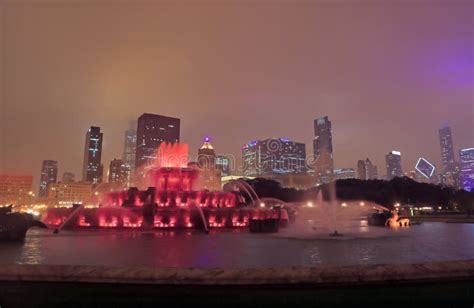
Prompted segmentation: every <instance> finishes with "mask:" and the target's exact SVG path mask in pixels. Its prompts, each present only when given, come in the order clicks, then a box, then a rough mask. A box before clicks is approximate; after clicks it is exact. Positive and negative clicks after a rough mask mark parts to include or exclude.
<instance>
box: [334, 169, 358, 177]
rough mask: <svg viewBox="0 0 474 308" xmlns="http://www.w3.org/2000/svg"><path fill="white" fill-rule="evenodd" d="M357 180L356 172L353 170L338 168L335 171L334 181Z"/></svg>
mask: <svg viewBox="0 0 474 308" xmlns="http://www.w3.org/2000/svg"><path fill="white" fill-rule="evenodd" d="M355 178H356V172H355V170H354V169H352V168H337V169H334V179H336V180H350V179H355Z"/></svg>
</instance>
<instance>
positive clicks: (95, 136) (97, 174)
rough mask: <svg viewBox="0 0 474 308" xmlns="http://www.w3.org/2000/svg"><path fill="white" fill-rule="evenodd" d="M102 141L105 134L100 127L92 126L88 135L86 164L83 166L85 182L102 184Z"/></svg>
mask: <svg viewBox="0 0 474 308" xmlns="http://www.w3.org/2000/svg"><path fill="white" fill-rule="evenodd" d="M102 141H103V134H102V133H101V132H100V127H97V126H91V127H90V128H89V130H88V131H87V133H86V143H85V147H84V163H83V165H82V180H83V181H84V182H90V183H93V184H97V183H102V174H103V166H102V163H101V160H102Z"/></svg>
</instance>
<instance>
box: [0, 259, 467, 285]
mask: <svg viewBox="0 0 474 308" xmlns="http://www.w3.org/2000/svg"><path fill="white" fill-rule="evenodd" d="M460 280H471V281H472V280H474V260H470V261H453V262H434V263H423V264H395V265H393V264H392V265H367V266H342V267H326V268H321V267H319V268H317V267H316V268H308V267H305V268H302V267H292V268H264V269H219V268H216V269H203V268H146V267H133V268H132V267H106V266H104V267H102V266H72V265H5V266H0V281H42V282H95V283H124V284H155V285H292V284H302V285H310V286H311V285H313V286H347V285H355V284H357V285H360V284H392V283H410V282H413V283H417V282H443V281H460Z"/></svg>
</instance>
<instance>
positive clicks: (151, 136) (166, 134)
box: [135, 113, 180, 176]
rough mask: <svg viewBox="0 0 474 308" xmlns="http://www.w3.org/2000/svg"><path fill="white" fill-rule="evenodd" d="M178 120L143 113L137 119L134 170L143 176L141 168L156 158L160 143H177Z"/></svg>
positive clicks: (178, 133) (178, 132)
mask: <svg viewBox="0 0 474 308" xmlns="http://www.w3.org/2000/svg"><path fill="white" fill-rule="evenodd" d="M179 135H180V119H178V118H171V117H166V116H162V115H157V114H150V113H144V114H142V115H141V116H140V117H139V118H138V123H137V139H136V150H135V169H136V170H137V171H139V168H142V169H141V171H139V172H140V175H141V176H143V172H142V171H143V168H146V167H147V166H149V165H151V164H152V163H153V162H154V161H155V159H156V158H157V156H158V153H157V152H158V147H159V146H160V144H161V143H163V142H166V143H172V144H174V143H179Z"/></svg>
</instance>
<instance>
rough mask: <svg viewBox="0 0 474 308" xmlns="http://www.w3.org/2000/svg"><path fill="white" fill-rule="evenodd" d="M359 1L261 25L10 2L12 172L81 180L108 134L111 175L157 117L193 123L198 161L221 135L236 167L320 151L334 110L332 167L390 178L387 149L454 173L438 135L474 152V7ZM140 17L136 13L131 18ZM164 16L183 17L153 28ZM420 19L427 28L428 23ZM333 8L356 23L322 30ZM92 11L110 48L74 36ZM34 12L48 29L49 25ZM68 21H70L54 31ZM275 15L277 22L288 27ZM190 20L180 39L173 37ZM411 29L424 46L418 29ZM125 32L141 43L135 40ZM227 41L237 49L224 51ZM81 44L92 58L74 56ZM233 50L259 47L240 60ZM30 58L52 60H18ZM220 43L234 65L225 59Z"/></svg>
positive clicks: (220, 15) (4, 130) (6, 28)
mask: <svg viewBox="0 0 474 308" xmlns="http://www.w3.org/2000/svg"><path fill="white" fill-rule="evenodd" d="M26 2H27V1H24V3H26ZM346 6H347V8H343V7H339V6H337V5H333V6H331V5H329V6H318V5H301V6H299V7H291V9H290V10H287V9H288V7H285V6H284V5H283V4H280V5H276V6H268V5H263V4H259V5H255V7H253V8H252V9H254V10H255V12H258V13H259V15H260V16H264V17H265V18H260V17H257V16H255V15H254V13H253V10H250V9H249V8H248V7H246V6H241V7H240V6H237V7H232V9H231V8H229V7H226V6H219V5H216V6H213V5H205V6H203V7H200V8H199V9H198V8H195V7H186V8H180V7H175V6H166V5H165V6H160V5H151V6H147V5H143V6H133V5H132V6H130V5H126V6H125V5H124V6H123V7H121V6H120V5H114V6H113V7H114V8H117V10H114V11H113V12H110V10H109V9H108V7H107V6H100V5H91V6H89V7H87V8H82V9H79V10H78V9H77V8H76V7H74V5H71V6H68V5H65V6H62V7H61V8H60V9H54V8H48V7H43V8H42V10H40V11H38V10H36V9H35V8H36V7H35V5H34V4H31V3H30V4H23V5H15V4H13V2H11V1H8V2H7V4H3V5H2V6H0V9H1V10H2V12H3V15H1V16H2V17H0V18H3V23H2V29H1V31H2V34H4V35H3V38H4V39H3V43H4V44H8V46H9V48H8V49H6V50H5V51H3V53H4V57H3V59H4V60H2V61H4V62H3V63H2V64H3V65H2V69H4V70H5V72H4V74H3V75H2V77H1V78H2V85H3V86H2V90H3V91H4V96H3V98H4V99H3V100H2V101H3V104H2V109H1V117H2V118H1V122H0V123H1V124H0V130H1V135H0V136H1V137H2V138H1V140H0V141H1V148H0V171H1V172H2V173H13V174H31V175H33V176H34V179H35V183H34V184H33V186H34V187H38V181H39V179H38V177H39V175H38V170H40V168H41V162H42V161H43V160H49V159H50V160H57V161H58V165H59V174H62V173H63V172H65V171H71V172H73V173H75V174H76V178H77V179H80V176H79V175H80V174H82V172H81V167H80V166H81V160H82V157H81V156H82V155H81V147H82V145H81V141H80V140H83V138H84V132H85V130H86V129H87V128H88V127H90V126H91V125H96V126H99V127H101V131H103V133H104V145H103V152H104V153H103V158H102V164H104V166H107V165H108V164H109V162H110V161H111V160H112V159H113V158H118V157H120V155H121V153H122V152H123V134H124V131H125V130H127V129H130V128H133V129H136V125H130V123H131V122H133V121H136V119H137V118H138V116H139V115H140V114H142V113H144V112H147V113H157V114H163V115H167V116H170V117H176V118H180V119H181V120H182V127H181V136H180V139H181V140H182V141H183V142H186V143H188V144H189V147H190V149H191V152H193V149H198V148H199V146H200V145H201V140H202V136H205V135H210V136H212V139H213V144H214V145H215V147H216V150H217V151H218V152H219V153H222V154H232V155H234V156H235V157H236V158H237V160H239V161H240V155H239V154H240V153H239V152H240V149H241V146H242V145H243V144H245V143H246V142H248V141H250V140H255V139H266V138H278V137H286V138H289V139H291V140H298V141H300V142H303V143H305V144H306V146H307V147H306V151H307V154H309V153H311V150H312V149H311V142H312V140H313V131H312V130H313V129H312V121H313V120H314V119H315V118H318V117H322V116H328V117H329V119H331V122H332V125H333V147H334V163H335V168H355V167H356V163H357V160H359V159H363V158H366V157H370V159H371V160H372V162H373V163H374V165H376V166H378V167H379V173H381V174H380V175H383V173H384V172H383V170H384V169H385V168H384V166H385V161H384V155H385V154H386V153H387V152H388V151H391V150H394V149H397V150H400V151H401V152H402V155H403V167H404V170H405V171H410V170H411V169H413V168H414V165H415V163H416V161H417V159H418V157H420V156H423V157H426V158H427V159H428V160H429V161H431V162H434V163H435V165H436V167H437V169H438V170H442V165H441V157H440V149H439V139H438V138H439V136H438V135H437V133H436V131H437V130H438V129H440V128H441V127H443V126H444V124H445V122H446V121H447V122H448V123H447V124H448V125H449V126H451V130H452V134H453V141H454V152H455V156H456V159H457V160H459V154H458V151H459V149H462V148H469V147H472V141H473V140H474V136H473V131H474V127H473V120H472V119H473V110H472V95H471V92H470V89H471V88H470V87H471V86H472V83H473V79H474V78H473V74H472V70H473V69H472V68H473V63H472V58H471V57H470V55H471V54H472V46H470V45H466V44H465V42H466V41H467V40H468V39H469V37H470V35H472V28H471V27H469V25H470V22H471V21H470V18H469V14H468V12H469V11H470V8H471V5H466V4H464V5H461V4H460V5H458V6H449V7H444V6H442V5H436V4H430V5H429V6H427V5H423V4H418V5H410V6H403V5H401V4H399V5H397V4H393V3H392V4H391V7H390V8H391V9H393V10H391V12H392V13H391V15H390V18H385V17H386V15H385V9H387V6H386V5H381V4H380V5H375V6H373V7H372V8H371V9H368V8H363V7H355V6H354V5H346ZM130 7H133V8H134V9H135V11H134V12H135V13H134V14H131V15H127V16H126V18H125V19H124V20H122V19H121V18H122V17H124V15H125V11H127V10H126V9H127V8H130ZM121 8H122V9H124V10H123V12H122V10H121ZM162 8H164V9H166V10H167V13H168V14H169V16H173V17H175V18H173V20H171V19H165V20H160V21H156V18H155V17H156V14H158V13H159V11H160V9H162ZM420 11H423V16H424V19H423V20H418V19H417V18H416V14H417V13H419V12H420ZM331 13H333V14H337V16H340V18H343V19H344V20H346V21H347V25H343V24H338V25H337V27H336V29H335V33H336V34H335V35H331V36H329V34H327V33H325V32H324V31H316V29H319V28H325V27H326V28H327V27H331V28H333V22H332V21H331V20H330V19H329V18H325V15H328V14H329V15H328V16H330V14H331ZM262 14H263V15H262ZM201 15H204V16H206V17H208V18H207V19H206V18H204V19H201V18H199V20H200V21H201V20H205V21H204V22H203V23H202V24H199V25H197V24H196V18H197V17H198V16H201ZM84 16H91V18H90V19H89V22H90V24H89V25H88V26H90V27H94V28H95V29H97V31H96V32H97V34H96V35H97V39H98V40H101V41H102V42H103V43H102V45H101V44H98V45H97V44H95V45H94V44H89V43H88V42H89V38H90V37H89V32H90V31H85V30H80V27H77V26H79V25H81V19H82V17H84ZM281 16H285V19H284V21H282V20H281V18H280V17H281ZM355 16H364V18H362V19H365V20H369V21H370V22H374V23H378V24H380V26H381V28H383V29H382V30H380V31H379V30H377V29H375V28H372V27H368V25H369V24H371V23H368V24H367V23H366V22H365V21H363V20H362V19H361V18H360V17H355ZM402 17H403V18H404V23H403V24H402V25H400V23H399V22H398V18H402ZM35 18H36V19H37V18H41V20H44V21H46V20H48V22H44V23H41V24H38V23H35V22H34V21H35V20H36V19H35ZM58 18H61V20H63V19H64V20H66V19H67V20H69V22H67V23H64V24H63V25H62V27H59V28H58V27H54V24H55V22H57V20H58ZM229 18H230V19H236V20H237V19H238V20H240V19H246V20H248V27H252V29H253V31H252V33H247V32H241V31H240V30H239V29H234V28H231V27H230V28H229V27H227V28H224V29H219V28H220V27H219V25H220V24H224V21H223V20H226V19H229ZM119 19H120V20H121V22H120V23H118V22H116V21H117V20H119ZM221 19H222V20H221ZM104 20H105V21H108V23H107V22H106V23H104V22H103V21H104ZM264 20H265V21H275V22H276V21H280V22H282V23H283V25H284V26H285V27H287V28H288V31H282V28H280V27H277V26H272V24H271V23H270V24H269V23H268V22H264ZM140 21H143V22H140ZM152 21H156V24H154V23H153V22H152ZM178 24H179V25H181V28H179V29H180V30H177V31H178V33H166V32H163V31H162V30H161V29H163V28H165V27H166V28H176V27H175V26H176V25H178ZM275 24H277V23H275ZM112 25H114V26H112ZM348 25H350V26H348ZM196 27H198V28H197V29H199V31H200V32H202V33H206V34H208V35H209V40H210V44H206V45H204V44H202V43H199V41H198V40H197V39H196V37H195V36H194V34H193V33H194V31H195V29H196ZM400 27H401V28H402V29H400ZM413 27H416V28H417V29H418V32H417V35H416V36H413V35H411V34H410V31H409V29H410V28H413ZM333 29H334V28H333ZM403 29H405V30H406V31H405V30H403ZM466 29H467V30H466ZM402 30H403V31H402ZM136 32H140V33H143V35H142V36H134V34H135V33H136ZM354 32H355V33H356V35H354ZM292 33H299V34H300V36H298V37H294V36H293V35H292ZM432 33H435V34H432ZM109 34H112V35H109ZM155 35H156V37H155ZM21 37H22V38H24V39H22V40H19V39H18V38H21ZM34 37H36V38H37V40H35V39H33V38H34ZM58 37H61V38H62V40H61V41H60V42H58V41H56V39H57V38H58ZM124 37H125V38H130V39H131V40H132V41H131V44H130V45H132V46H133V48H128V47H127V46H125V45H124V44H123V38H124ZM229 37H232V39H233V43H232V44H230V46H229V47H226V45H229V44H228V43H225V42H228V38H229ZM149 38H153V39H149ZM171 38H173V39H174V40H175V41H173V42H175V44H172V46H171V47H172V48H171V49H170V50H169V51H167V50H164V49H162V48H160V46H161V43H162V42H169V41H170V39H171ZM310 38H311V39H310ZM280 39H284V40H287V41H288V42H289V43H288V44H289V45H290V46H295V47H294V48H293V49H291V50H290V54H287V53H286V52H283V49H281V48H277V47H278V46H279V45H278V44H279V43H278V42H279V41H280ZM94 42H95V41H94ZM361 42H362V43H361ZM375 42H378V43H375ZM77 44H80V45H81V47H84V48H86V49H87V48H89V49H88V53H87V54H82V53H77V52H75V51H73V50H71V49H69V46H76V45H77ZM368 45H370V46H371V50H372V52H373V53H372V54H370V52H371V51H368V50H367V49H366V46H368ZM235 46H247V47H246V48H245V49H244V51H245V52H244V53H243V54H242V53H236V52H235V51H234V50H233V49H232V48H233V47H235ZM102 47H104V48H105V49H101V48H102ZM33 49H37V50H39V51H40V54H41V55H42V56H41V58H38V57H33V56H31V54H28V55H26V54H24V53H21V52H20V51H21V50H33ZM217 49H218V50H221V55H222V57H215V56H214V53H213V52H212V51H213V50H217ZM349 49H350V50H351V51H350V52H349V51H346V50H349ZM392 49H393V52H392ZM109 50H114V52H112V54H110V52H109ZM136 50H142V52H143V54H142V55H138V54H137V53H136ZM269 50H272V54H270V55H269V53H268V51H269ZM285 50H286V49H285ZM111 55H112V56H111ZM160 59H167V61H168V62H166V61H164V60H163V61H160ZM6 60H8V61H6ZM5 61H6V62H5ZM154 61H158V62H156V63H157V64H156V65H152V63H155V62H154ZM177 63H179V64H177ZM391 63H396V65H394V64H391ZM176 64H177V65H176ZM382 67H383V69H380V68H382ZM13 72H15V74H13ZM120 72H124V74H126V77H125V76H123V77H122V74H119V73H120ZM351 72H357V74H354V73H351ZM201 74H203V75H202V76H201ZM267 75H268V76H270V77H268V78H266V77H265V76H267ZM173 76H174V77H173ZM175 77H176V78H175ZM264 77H265V78H264ZM25 89H28V91H25ZM31 102H35V104H30V103H31ZM428 111H429V112H428ZM7 115H8V116H7ZM17 119H23V122H21V123H22V124H20V122H19V121H17ZM401 123H403V129H400V124H401ZM12 132H13V133H12ZM51 136H54V137H55V138H51ZM50 139H51V140H53V139H54V141H49V140H50ZM355 141H357V142H355ZM104 173H105V172H104ZM104 176H106V174H104Z"/></svg>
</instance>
